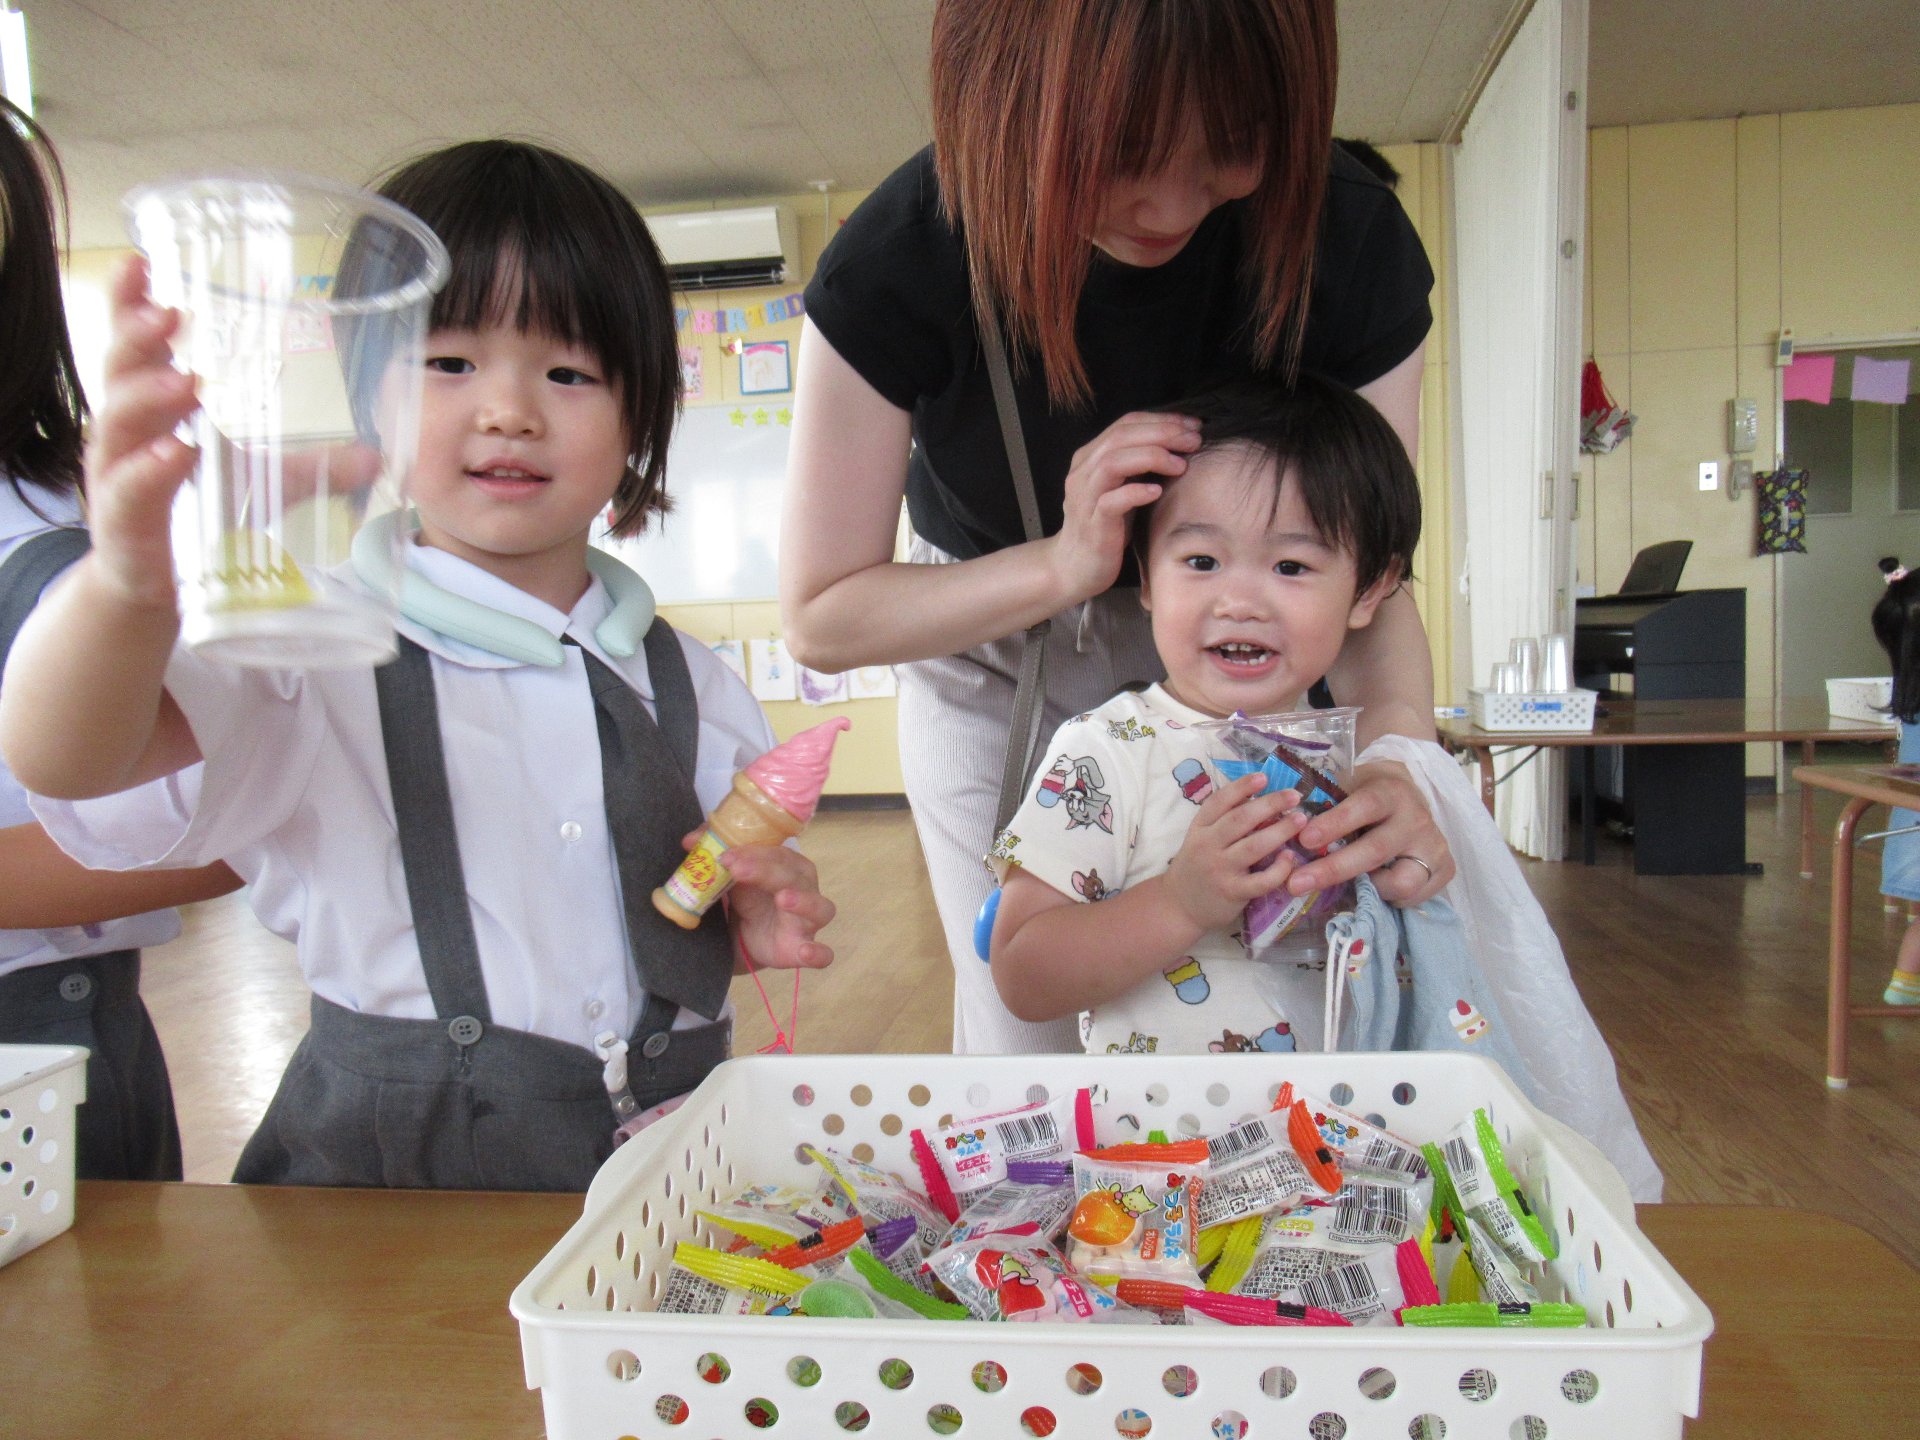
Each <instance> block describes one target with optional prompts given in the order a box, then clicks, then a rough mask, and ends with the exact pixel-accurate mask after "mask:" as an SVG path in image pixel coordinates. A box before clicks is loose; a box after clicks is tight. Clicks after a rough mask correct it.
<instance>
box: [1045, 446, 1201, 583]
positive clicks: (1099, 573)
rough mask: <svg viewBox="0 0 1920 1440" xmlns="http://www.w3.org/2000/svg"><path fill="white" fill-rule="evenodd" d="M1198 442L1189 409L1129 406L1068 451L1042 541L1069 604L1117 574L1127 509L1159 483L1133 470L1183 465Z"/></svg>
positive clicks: (1153, 493)
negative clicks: (1049, 529)
mask: <svg viewBox="0 0 1920 1440" xmlns="http://www.w3.org/2000/svg"><path fill="white" fill-rule="evenodd" d="M1199 445H1200V422H1199V421H1198V420H1195V419H1193V418H1192V417H1191V416H1187V415H1167V414H1160V413H1155V412H1149V411H1135V412H1134V413H1132V414H1129V415H1122V416H1121V417H1120V418H1119V419H1118V420H1116V421H1114V422H1113V424H1111V425H1109V426H1108V427H1107V428H1106V429H1105V430H1102V431H1101V432H1100V433H1099V434H1098V435H1096V436H1094V438H1093V439H1091V440H1089V441H1088V442H1087V443H1086V444H1085V445H1082V446H1081V447H1080V448H1079V449H1078V450H1076V451H1075V452H1074V455H1073V464H1072V466H1071V467H1069V469H1068V470H1067V481H1066V508H1065V514H1064V518H1063V519H1062V522H1061V526H1060V533H1059V534H1058V535H1055V536H1053V537H1052V538H1051V539H1049V540H1047V541H1046V542H1044V543H1045V544H1047V545H1048V546H1049V547H1050V548H1049V553H1048V560H1049V562H1050V564H1051V566H1052V569H1053V572H1054V575H1055V576H1056V578H1057V579H1058V581H1059V584H1060V586H1061V589H1062V590H1063V591H1064V592H1065V593H1066V594H1067V595H1068V596H1070V597H1071V598H1070V599H1068V600H1067V602H1066V603H1067V604H1078V603H1079V602H1080V601H1082V600H1086V599H1089V598H1091V597H1092V596H1095V595H1098V594H1100V593H1102V592H1103V591H1105V590H1107V589H1108V588H1110V587H1111V586H1112V584H1113V582H1114V580H1115V578H1116V577H1118V575H1119V574H1120V562H1121V560H1122V559H1124V558H1125V556H1126V552H1127V529H1128V524H1129V519H1128V517H1129V516H1130V515H1131V514H1132V512H1133V511H1135V510H1138V509H1139V508H1140V507H1141V506H1142V505H1151V504H1152V503H1153V502H1154V501H1155V500H1158V499H1159V498H1160V494H1161V491H1162V490H1163V489H1165V487H1164V486H1162V485H1160V484H1157V483H1155V482H1152V481H1141V482H1140V483H1138V484H1131V483H1129V482H1130V481H1132V480H1133V479H1134V477H1135V476H1137V475H1165V476H1168V477H1170V478H1171V477H1175V476H1179V475H1183V474H1185V473H1186V469H1187V456H1188V455H1189V454H1190V453H1192V452H1193V451H1194V450H1196V449H1198V448H1199Z"/></svg>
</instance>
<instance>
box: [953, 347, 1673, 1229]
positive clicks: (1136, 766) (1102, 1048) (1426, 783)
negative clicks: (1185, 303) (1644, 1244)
mask: <svg viewBox="0 0 1920 1440" xmlns="http://www.w3.org/2000/svg"><path fill="white" fill-rule="evenodd" d="M1175 408H1176V409H1177V410H1178V411H1179V412H1180V413H1182V414H1187V415H1192V416H1195V417H1197V418H1198V419H1199V421H1200V437H1201V443H1200V447H1199V449H1198V450H1196V451H1195V452H1194V453H1193V454H1192V455H1191V456H1190V457H1189V461H1188V466H1187V469H1186V471H1185V473H1184V474H1182V475H1181V476H1180V477H1179V478H1178V479H1176V480H1172V481H1168V482H1165V493H1164V494H1163V495H1162V496H1161V497H1160V498H1159V499H1158V500H1157V501H1155V502H1154V503H1153V504H1152V505H1151V506H1150V507H1147V508H1145V509H1143V510H1142V511H1141V512H1139V516H1138V518H1137V519H1136V522H1135V525H1136V535H1137V536H1139V537H1142V538H1141V540H1140V541H1139V545H1140V548H1141V550H1142V554H1141V556H1140V570H1141V577H1142V578H1141V586H1140V603H1141V604H1142V605H1143V606H1144V607H1145V608H1146V610H1147V611H1148V612H1149V618H1150V621H1151V625H1152V630H1153V639H1154V648H1155V649H1156V651H1157V652H1158V653H1159V656H1160V659H1161V662H1162V663H1163V664H1164V665H1165V667H1166V672H1167V679H1166V680H1165V681H1164V682H1163V683H1160V684H1157V685H1152V686H1149V687H1148V688H1147V689H1146V690H1145V691H1143V692H1139V693H1132V692H1122V693H1121V694H1119V695H1116V696H1115V697H1114V698H1113V699H1112V700H1110V701H1108V702H1107V703H1106V704H1105V705H1102V706H1100V707H1099V708H1098V709H1096V710H1094V711H1093V712H1092V713H1090V714H1088V715H1083V716H1079V717H1077V718H1075V719H1073V720H1070V721H1068V722H1067V724H1066V725H1064V726H1063V727H1061V729H1060V730H1059V731H1058V732H1057V733H1056V734H1055V736H1054V738H1053V741H1052V743H1051V744H1050V745H1049V746H1048V747H1047V749H1046V750H1045V751H1044V754H1045V756H1046V757H1047V759H1046V761H1045V763H1044V766H1043V771H1042V774H1041V775H1040V776H1039V777H1038V780H1037V783H1036V785H1035V787H1034V789H1033V790H1032V792H1030V793H1029V795H1028V797H1027V798H1026V800H1025V801H1024V802H1023V803H1022V805H1021V808H1020V809H1019V811H1018V812H1016V814H1015V815H1014V818H1013V820H1012V822H1011V823H1010V824H1009V825H1008V827H1007V830H1006V831H1005V832H1003V833H1002V835H1001V836H1000V837H999V840H998V841H997V842H996V845H995V850H994V855H993V856H992V857H991V859H990V862H989V863H990V864H992V865H993V867H994V868H995V870H996V872H997V873H999V875H1000V877H1001V880H1002V884H1003V887H1004V889H1003V892H1002V895H1001V899H1000V902H999V909H998V913H997V915H996V917H995V920H994V927H993V934H992V941H991V957H992V959H991V963H992V966H993V978H994V982H995V984H996V985H997V987H998V988H999V991H1000V995H1001V998H1002V999H1003V1000H1004V1001H1005V1002H1006V1004H1007V1007H1008V1008H1009V1009H1010V1010H1012V1012H1013V1013H1014V1014H1015V1015H1017V1016H1019V1017H1020V1018H1022V1019H1024V1020H1046V1019H1053V1018H1057V1017H1059V1016H1063V1015H1070V1014H1073V1013H1075V1012H1076V1011H1077V1012H1080V1015H1081V1030H1082V1037H1083V1039H1084V1041H1085V1042H1086V1045H1087V1048H1088V1050H1089V1051H1093V1052H1101V1053H1104V1052H1124V1051H1152V1052H1155V1053H1159V1054H1167V1053H1174V1054H1192V1053H1206V1052H1208V1051H1215V1052H1226V1051H1248V1050H1292V1049H1295V1048H1298V1049H1303V1050H1306V1049H1321V1048H1324V1041H1325V1037H1324V1036H1323V1035H1322V1034H1321V1027H1322V1015H1323V994H1324V986H1325V983H1326V977H1325V973H1324V970H1322V969H1318V968H1314V967H1311V966H1301V965H1296V964H1273V963H1267V962H1265V961H1255V960H1250V959H1249V958H1248V957H1247V955H1246V952H1245V950H1244V948H1243V947H1242V944H1241V941H1240V939H1239V937H1238V935H1237V934H1236V933H1235V928H1236V926H1237V924H1238V923H1239V921H1240V918H1241V912H1242V909H1243V907H1244V906H1245V905H1246V903H1247V902H1248V901H1249V900H1252V899H1255V898H1256V897H1258V896H1260V895H1264V894H1266V893H1268V892H1269V891H1272V890H1273V889H1275V888H1276V887H1278V886H1280V885H1283V884H1284V883H1285V881H1286V879H1287V877H1288V876H1289V875H1290V874H1292V872H1293V870H1294V869H1295V867H1296V865H1297V864H1298V863H1300V862H1298V861H1297V859H1296V858H1295V856H1294V854H1292V853H1290V852H1287V851H1286V850H1285V849H1284V847H1285V846H1286V845H1287V842H1288V841H1290V840H1292V839H1294V838H1295V837H1296V836H1297V835H1299V833H1300V832H1301V830H1302V829H1304V828H1305V825H1306V822H1307V819H1308V816H1307V814H1306V812H1305V811H1304V810H1302V809H1301V808H1299V799H1300V797H1299V795H1298V794H1297V793H1295V792H1294V791H1291V790H1288V791H1282V792H1280V793H1278V794H1262V793H1261V790H1262V788H1263V786H1264V784H1265V779H1264V777H1263V776H1261V775H1258V774H1253V775H1247V776H1243V777H1242V778H1240V779H1238V780H1234V781H1232V782H1231V783H1229V784H1225V785H1210V784H1209V783H1206V781H1205V777H1204V771H1203V770H1202V768H1201V763H1200V760H1199V758H1198V757H1200V756H1201V755H1202V754H1203V753H1204V752H1205V750H1206V748H1207V747H1206V745H1205V743H1204V742H1202V741H1200V740H1198V739H1197V738H1196V737H1193V736H1190V735H1189V734H1188V733H1187V732H1188V730H1189V728H1190V727H1192V726H1195V725H1198V724H1203V723H1206V722H1210V721H1214V720H1219V719H1223V718H1225V717H1227V716H1230V715H1232V714H1234V713H1236V712H1244V713H1246V714H1248V715H1259V714H1263V713H1267V714H1271V713H1276V712H1282V711H1289V710H1299V709H1304V708H1306V706H1307V703H1308V702H1307V698H1306V697H1307V692H1308V690H1309V688H1310V687H1311V686H1312V685H1313V684H1314V682H1316V681H1317V680H1319V679H1320V678H1321V677H1322V676H1323V675H1325V674H1326V671H1327V669H1328V667H1329V666H1330V665H1331V664H1332V663H1333V660H1334V658H1335V657H1336V656H1337V655H1338V654H1339V653H1340V648H1341V645H1342V643H1343V641H1344V640H1345V638H1346V635H1347V633H1348V631H1350V630H1353V629H1357V628H1359V627H1362V626H1365V625H1367V624H1368V623H1370V622H1371V620H1372V618H1373V615H1374V612H1375V610H1376V609H1377V607H1378V606H1379V605H1380V603H1381V601H1382V600H1383V599H1384V598H1385V597H1386V596H1387V595H1389V594H1390V593H1392V591H1393V590H1394V589H1395V588H1396V587H1397V586H1398V585H1399V584H1400V583H1401V582H1402V580H1403V579H1404V578H1405V577H1406V575H1407V572H1408V568H1409V566H1410V564H1411V561H1412V557H1413V551H1414V545H1415V543H1416V541H1417V540H1418V539H1419V533H1420V494H1419V486H1418V481H1417V480H1416V478H1415V476H1414V473H1413V467H1412V465H1411V463H1410V462H1409V460H1408V458H1407V454H1406V451H1405V449H1404V448H1403V446H1402V445H1401V443H1400V441H1399V439H1398V438H1397V437H1396V436H1395V434H1394V432H1393V430H1392V429H1391V427H1390V426H1389V425H1388V424H1387V422H1386V421H1385V420H1384V419H1383V418H1382V417H1381V416H1380V414H1379V413H1378V412H1377V411H1376V410H1375V409H1374V408H1373V407H1372V406H1371V405H1370V404H1369V403H1368V402H1367V401H1366V400H1365V399H1364V398H1363V397H1361V396H1359V395H1357V394H1356V393H1355V392H1353V391H1351V390H1348V389H1346V388H1345V387H1343V386H1340V385H1337V384H1334V383H1332V382H1329V381H1326V380H1322V379H1317V378H1313V377H1306V376H1303V377H1302V378H1301V379H1300V381H1299V383H1298V384H1297V385H1296V386H1295V387H1293V388H1292V389H1290V390H1278V389H1274V388H1270V387H1267V386H1261V385H1253V384H1236V385H1234V386H1232V387H1228V388H1225V389H1221V390H1217V391H1215V392H1213V393H1211V394H1209V395H1206V396H1203V397H1201V398H1200V399H1198V400H1196V401H1191V402H1188V403H1185V404H1182V405H1179V406H1177V407H1175ZM1156 478H1157V477H1156ZM1376 751H1377V752H1379V754H1380V756H1381V758H1391V759H1394V760H1397V761H1400V762H1401V763H1404V764H1406V765H1407V767H1408V769H1409V771H1410V772H1412V773H1413V774H1414V775H1415V776H1416V780H1417V783H1419V784H1420V785H1421V787H1422V789H1423V791H1425V792H1426V794H1427V798H1428V800H1429V804H1430V805H1431V806H1432V808H1433V813H1434V817H1435V820H1436V822H1438V823H1439V824H1440V826H1441V830H1442V832H1443V833H1444V834H1445V835H1446V839H1447V843H1448V845H1449V847H1450V848H1451V850H1452V852H1453V855H1454V857H1455V859H1456V861H1458V862H1459V869H1458V873H1457V875H1456V879H1455V881H1454V882H1453V883H1452V884H1450V885H1449V886H1448V888H1447V890H1446V891H1445V892H1443V895H1444V896H1445V897H1446V898H1448V899H1449V900H1450V901H1452V903H1453V907H1454V909H1455V910H1456V911H1458V912H1459V920H1460V925H1459V928H1460V930H1461V931H1462V932H1463V933H1464V936H1465V939H1466V941H1467V943H1466V945H1465V946H1464V947H1463V948H1464V952H1465V953H1464V955H1463V956H1461V957H1460V962H1461V964H1462V965H1467V964H1471V966H1473V967H1475V972H1476V973H1477V974H1480V975H1483V976H1484V983H1485V984H1486V986H1487V987H1488V988H1489V991H1490V992H1497V993H1498V994H1499V995H1500V999H1501V1004H1500V1007H1499V1008H1500V1010H1501V1012H1502V1013H1503V1014H1504V1015H1506V1016H1508V1017H1511V1020H1512V1022H1513V1027H1514V1031H1515V1033H1513V1034H1512V1035H1511V1036H1510V1037H1509V1038H1510V1039H1511V1041H1512V1044H1513V1047H1514V1050H1515V1051H1516V1052H1517V1054H1518V1056H1519V1057H1520V1059H1521V1060H1522V1061H1523V1062H1524V1067H1525V1069H1526V1070H1527V1071H1528V1072H1529V1074H1530V1076H1531V1078H1532V1080H1533V1082H1534V1084H1535V1087H1536V1088H1535V1096H1536V1099H1538V1100H1539V1101H1540V1102H1541V1103H1542V1105H1543V1106H1544V1108H1546V1109H1548V1110H1549V1112H1551V1113H1554V1114H1556V1115H1557V1117H1558V1118H1560V1119H1562V1120H1564V1121H1566V1122H1567V1123H1569V1124H1571V1125H1574V1126H1575V1128H1577V1129H1579V1130H1581V1131H1582V1133H1584V1134H1586V1135H1587V1136H1588V1137H1589V1138H1591V1139H1594V1140H1595V1141H1596V1143H1599V1144H1601V1146H1602V1148H1603V1149H1605V1150H1607V1151H1608V1153H1609V1156H1610V1158H1612V1159H1613V1161H1614V1163H1615V1164H1616V1165H1617V1166H1618V1167H1619V1168H1620V1169H1621V1171H1622V1173H1623V1174H1624V1175H1625V1176H1626V1178H1627V1180H1628V1182H1629V1185H1630V1187H1631V1188H1632V1189H1633V1191H1634V1193H1635V1194H1636V1196H1638V1197H1639V1198H1642V1199H1650V1198H1657V1196H1658V1194H1659V1188H1660V1179H1659V1172H1658V1170H1657V1168H1655V1166H1654V1165H1653V1162H1652V1158H1651V1156H1649V1155H1648V1153H1647V1151H1646V1147H1645V1145H1644V1143H1643V1142H1642V1141H1641V1139H1640V1136H1639V1133H1638V1131H1637V1129H1636V1128H1635V1127H1634V1124H1633V1120H1632V1117H1631V1115H1630V1114H1629V1113H1628V1112H1627V1110H1626V1105H1625V1101H1624V1098H1623V1097H1622V1096H1621V1095H1620V1092H1619V1088H1618V1084H1617V1082H1616V1081H1615V1079H1614V1075H1613V1065H1612V1059H1611V1056H1610V1055H1609V1054H1608V1053H1607V1050H1606V1045H1605V1042H1604V1041H1603V1040H1602V1039H1601V1038H1600V1036H1599V1033H1598V1031H1597V1030H1596V1029H1595V1027H1594V1025H1593V1022H1592V1019H1591V1017H1590V1016H1588V1014H1587V1012H1586V1009H1585V1006H1584V1005H1583V1004H1582V1003H1581V1001H1580V998H1579V994H1578V992H1577V991H1576V990H1574V988H1573V985H1572V981H1571V978H1570V977H1569V976H1568V974H1567V970H1566V961H1565V959H1564V957H1563V956H1562V955H1561V953H1560V950H1559V946H1558V942H1557V941H1555V940H1554V938H1553V934H1552V930H1551V929H1550V928H1549V927H1548V926H1547V924H1546V920H1545V917H1544V915H1543V914H1542V913H1541V912H1540V909H1539V906H1538V904H1537V903H1536V902H1535V901H1534V900H1533V898H1532V896H1531V894H1530V893H1529V892H1528V891H1527V889H1526V885H1525V881H1524V879H1523V878H1522V877H1521V876H1520V874H1519V869H1518V866H1517V865H1515V863H1514V861H1513V859H1512V857H1511V855H1510V854H1509V853H1508V852H1507V849H1506V847H1505V845H1504V844H1503V843H1502V842H1501V841H1500V838H1499V835H1498V833H1497V832H1495V831H1493V829H1492V822H1491V821H1490V819H1489V818H1488V817H1487V815H1486V812H1485V810H1484V808H1483V807H1482V806H1481V805H1480V803H1479V801H1478V799H1477V798H1476V797H1475V796H1474V795H1473V794H1472V787H1471V786H1470V785H1469V784H1468V782H1467V781H1466V780H1465V779H1464V777H1463V776H1462V775H1461V773H1460V769H1459V767H1458V766H1457V765H1456V764H1454V763H1453V762H1452V761H1451V760H1449V759H1448V758H1447V757H1446V756H1445V755H1444V754H1442V752H1441V751H1440V749H1439V747H1438V746H1437V745H1433V744H1416V743H1415V742H1412V741H1408V740H1405V739H1404V738H1400V737H1389V738H1388V739H1387V740H1384V741H1381V742H1377V743H1376V746H1375V747H1370V749H1369V751H1368V752H1367V754H1368V755H1373V754H1375V753H1376ZM1361 758H1363V759H1364V758H1365V757H1361ZM1356 763H1357V762H1356ZM1349 843H1352V844H1355V845H1364V844H1366V843H1367V837H1365V836H1364V835H1362V836H1358V837H1356V838H1354V839H1353V840H1352V841H1350V842H1349ZM1270 858H1271V859H1272V861H1273V863H1272V864H1271V866H1270V867H1269V868H1267V869H1264V870H1259V871H1256V870H1255V868H1254V867H1255V866H1257V865H1260V864H1262V863H1263V862H1265V861H1267V860H1268V859H1270ZM1374 863H1375V868H1376V869H1379V870H1384V869H1386V868H1388V867H1390V866H1392V865H1406V864H1420V863H1422V861H1421V857H1418V856H1390V855H1380V856H1378V857H1375V860H1374ZM1476 868H1477V869H1479V870H1482V871H1483V872H1485V873H1484V874H1482V875H1480V876H1474V875H1473V874H1471V872H1472V871H1474V870H1475V869H1476ZM1321 953H1322V954H1323V955H1324V953H1325V952H1324V950H1322V952H1321ZM1374 963H1376V964H1379V963H1383V962H1382V960H1381V959H1380V958H1378V957H1376V960H1375V962H1374ZM1412 963H1413V964H1414V965H1416V966H1418V965H1419V964H1420V959H1419V956H1418V955H1417V954H1416V955H1415V956H1414V957H1413V961H1412ZM1481 1023H1484V1022H1481ZM1463 1038H1477V1037H1468V1036H1463ZM1515 1078H1516V1079H1521V1077H1520V1076H1516V1077H1515ZM1522 1083H1523V1084H1525V1083H1526V1082H1525V1081H1524V1080H1523V1082H1522Z"/></svg>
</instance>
